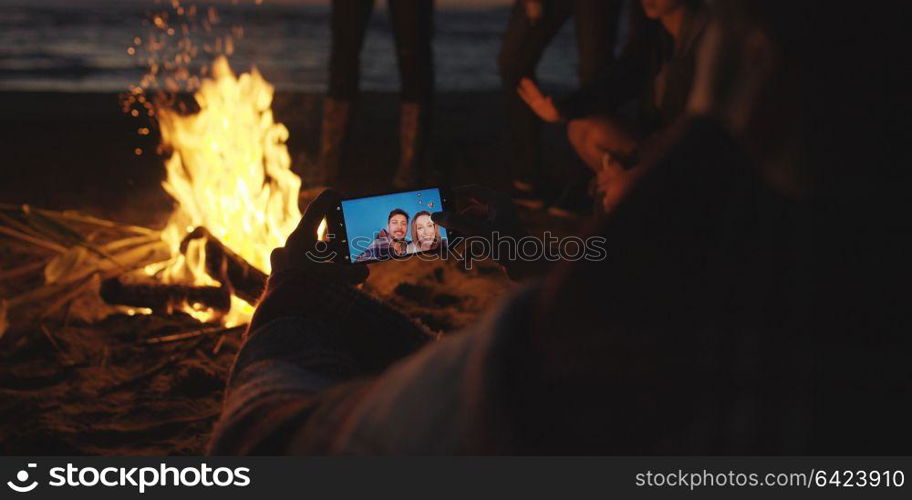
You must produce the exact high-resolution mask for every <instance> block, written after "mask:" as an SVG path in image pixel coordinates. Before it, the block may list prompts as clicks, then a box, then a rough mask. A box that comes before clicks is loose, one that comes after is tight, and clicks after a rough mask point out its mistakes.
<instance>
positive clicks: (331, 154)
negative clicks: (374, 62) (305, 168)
mask: <svg viewBox="0 0 912 500" xmlns="http://www.w3.org/2000/svg"><path fill="white" fill-rule="evenodd" d="M387 6H388V8H389V16H390V21H391V23H392V28H393V35H394V39H395V43H396V57H397V59H398V61H399V77H400V81H401V88H400V94H399V97H400V101H401V104H400V109H399V164H398V167H397V170H396V173H395V175H394V177H393V184H394V185H395V186H396V187H399V188H404V187H408V186H413V185H415V184H417V183H418V182H419V181H420V177H421V175H422V166H421V165H422V158H423V154H424V147H425V145H426V144H427V141H428V133H429V130H430V126H431V117H430V112H431V109H430V106H431V99H432V95H433V89H434V67H433V50H432V47H431V38H432V35H433V23H434V20H433V17H434V16H433V14H434V2H433V0H387ZM373 7H374V0H332V21H331V23H332V49H331V53H330V63H329V91H328V94H327V97H326V99H324V101H323V126H322V131H321V139H320V158H319V161H318V164H317V166H316V169H315V171H314V173H313V174H312V175H311V177H312V178H311V179H309V184H310V185H312V186H326V185H332V184H335V183H337V182H338V181H339V179H340V176H341V175H342V174H343V172H342V170H341V169H342V165H343V164H344V156H345V151H346V150H347V148H348V146H347V141H348V138H349V132H350V124H351V117H352V112H353V108H354V105H355V102H356V100H357V98H358V94H359V81H360V69H359V68H360V64H361V60H360V54H361V48H362V46H363V44H364V34H365V32H366V31H367V25H368V22H369V21H370V16H371V11H372V10H373Z"/></svg>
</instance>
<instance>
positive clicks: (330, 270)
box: [270, 189, 368, 284]
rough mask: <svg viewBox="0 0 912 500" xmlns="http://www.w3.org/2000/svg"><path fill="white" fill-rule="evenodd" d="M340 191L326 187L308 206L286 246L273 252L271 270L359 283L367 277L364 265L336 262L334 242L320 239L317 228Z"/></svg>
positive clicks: (332, 207)
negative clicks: (302, 273) (309, 274)
mask: <svg viewBox="0 0 912 500" xmlns="http://www.w3.org/2000/svg"><path fill="white" fill-rule="evenodd" d="M339 200H340V196H339V193H337V192H335V191H333V190H331V189H327V190H324V191H323V192H322V193H320V194H319V195H318V196H317V197H316V198H315V199H314V200H313V201H311V202H310V205H308V206H307V209H306V210H305V211H304V216H303V217H301V221H300V222H299V223H298V226H297V227H296V228H295V230H294V231H292V233H291V235H289V236H288V239H287V240H286V241H285V246H283V247H279V248H276V249H275V250H273V251H272V255H271V256H270V261H271V264H272V273H273V274H275V273H279V272H284V271H293V270H297V271H305V272H310V273H313V274H314V276H315V277H316V276H319V277H320V278H321V279H323V278H325V279H333V280H338V281H342V282H346V283H351V284H357V283H361V282H363V281H364V280H366V279H367V275H368V271H367V268H366V267H364V266H357V267H356V266H343V265H339V264H338V263H337V262H336V256H337V252H335V250H334V249H333V248H332V245H331V243H328V242H325V241H319V240H318V239H317V230H318V228H319V227H320V224H321V223H322V222H323V220H324V219H327V216H328V215H331V213H332V211H333V210H334V209H335V207H336V206H338V204H339Z"/></svg>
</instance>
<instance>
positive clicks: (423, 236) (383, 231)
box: [339, 187, 447, 263]
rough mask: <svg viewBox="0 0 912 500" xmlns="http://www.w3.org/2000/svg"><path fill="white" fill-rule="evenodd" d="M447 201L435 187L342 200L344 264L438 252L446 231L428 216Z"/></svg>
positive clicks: (443, 245)
mask: <svg viewBox="0 0 912 500" xmlns="http://www.w3.org/2000/svg"><path fill="white" fill-rule="evenodd" d="M446 201H447V200H446V195H445V192H444V191H443V190H442V189H441V188H436V187H433V188H427V189H419V190H416V191H404V192H399V193H390V194H382V195H376V196H368V197H365V198H353V199H345V200H342V203H341V205H340V207H339V211H340V212H341V221H340V222H341V224H339V225H340V226H341V228H342V230H343V232H344V238H343V239H342V250H343V252H344V253H345V255H344V258H345V260H348V261H349V262H351V263H370V262H379V261H383V260H388V259H394V258H403V257H407V256H409V255H415V254H419V253H424V252H436V251H439V250H440V249H441V248H443V247H445V246H446V244H447V230H446V229H445V228H443V227H441V226H439V225H437V224H436V223H434V221H433V220H431V214H432V213H434V212H439V211H441V210H443V209H444V204H445V203H446Z"/></svg>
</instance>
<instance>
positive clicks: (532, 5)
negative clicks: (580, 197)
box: [497, 0, 623, 208]
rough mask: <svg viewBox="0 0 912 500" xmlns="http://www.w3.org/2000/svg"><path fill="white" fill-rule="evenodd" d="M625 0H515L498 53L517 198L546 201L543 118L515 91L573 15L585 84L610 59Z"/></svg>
mask: <svg viewBox="0 0 912 500" xmlns="http://www.w3.org/2000/svg"><path fill="white" fill-rule="evenodd" d="M622 3H623V1H622V0H516V1H515V2H514V5H513V11H512V14H511V16H510V21H509V24H508V25H507V29H506V32H505V33H504V38H503V42H502V45H501V48H500V53H499V55H498V58H497V62H498V66H499V68H500V78H501V81H502V83H503V86H504V91H505V93H506V99H507V112H508V117H509V120H510V144H511V150H510V160H509V161H510V176H511V180H512V182H513V190H514V191H513V192H514V197H515V198H516V200H517V202H519V203H521V204H523V205H525V206H528V207H532V208H541V207H542V206H543V205H544V202H543V199H542V198H543V195H542V192H541V191H542V184H543V180H542V164H541V148H540V138H539V128H540V126H539V121H538V120H537V119H536V117H535V115H534V114H533V113H532V112H531V111H530V110H529V108H528V107H527V106H525V105H524V104H523V102H522V101H521V100H520V99H519V97H518V96H517V95H516V92H515V89H516V86H517V85H518V84H519V82H520V80H521V79H523V78H533V79H534V78H535V71H536V67H537V66H538V63H539V61H540V60H541V57H542V54H543V53H544V51H545V48H546V47H547V46H548V44H549V43H550V42H551V40H552V39H553V38H554V36H555V35H556V34H557V32H558V31H560V29H561V27H562V26H563V25H564V23H565V22H566V21H567V19H568V18H570V17H571V16H573V18H574V22H575V28H576V42H577V50H578V53H579V81H580V84H581V85H586V84H588V83H590V82H592V81H593V80H595V79H596V77H597V76H598V75H599V74H600V73H601V72H602V71H603V70H604V68H605V67H606V66H607V65H609V64H610V63H611V62H612V60H613V57H614V54H613V50H614V44H615V39H616V38H617V32H618V19H619V17H620V14H621V5H622Z"/></svg>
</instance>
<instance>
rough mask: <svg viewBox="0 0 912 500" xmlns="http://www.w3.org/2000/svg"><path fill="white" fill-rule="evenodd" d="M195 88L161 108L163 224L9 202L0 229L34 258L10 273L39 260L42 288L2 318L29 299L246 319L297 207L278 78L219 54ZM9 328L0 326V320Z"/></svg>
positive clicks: (52, 305)
mask: <svg viewBox="0 0 912 500" xmlns="http://www.w3.org/2000/svg"><path fill="white" fill-rule="evenodd" d="M210 75H211V77H209V78H206V79H204V80H203V81H202V83H201V85H200V88H199V90H198V91H197V92H196V94H195V95H194V100H195V103H196V105H197V106H198V108H199V109H198V111H196V112H193V113H181V112H179V111H177V110H175V109H171V108H162V109H157V110H156V112H157V118H158V122H159V124H160V127H161V136H162V147H163V150H164V151H167V152H170V156H169V157H168V158H167V160H166V161H165V169H166V171H167V179H166V180H165V182H164V183H163V188H164V189H165V190H166V191H167V192H168V193H169V194H170V195H171V196H172V197H173V198H174V200H175V202H176V203H175V208H174V211H173V213H172V214H171V216H170V218H169V220H168V223H167V225H166V227H165V228H164V229H162V230H161V231H157V230H152V229H148V228H143V227H136V226H131V225H125V224H119V223H115V222H112V221H107V220H101V219H97V218H94V217H88V216H86V215H82V214H78V213H74V212H55V211H48V210H37V209H33V208H31V207H29V206H21V207H20V206H2V207H0V208H2V209H3V211H2V213H0V222H2V225H0V233H2V234H3V235H5V236H8V237H12V238H13V239H15V240H17V241H18V242H19V243H22V244H24V245H29V246H32V247H34V249H35V250H36V252H37V253H38V254H41V255H42V256H44V257H47V254H51V255H50V256H49V257H47V258H45V259H42V258H38V259H36V260H35V261H34V262H29V263H27V264H24V265H23V266H19V267H17V268H14V269H11V270H7V271H5V272H4V273H3V276H2V277H3V278H5V279H10V278H15V277H16V276H19V275H25V274H28V273H30V272H35V271H36V270H41V269H43V272H44V286H42V287H38V288H36V289H34V290H31V291H29V292H26V293H24V294H22V295H19V296H17V297H13V298H11V299H8V300H4V301H3V302H2V304H0V328H2V329H3V330H5V328H6V326H7V325H8V319H7V318H8V316H9V317H15V316H16V314H15V313H16V312H17V311H19V310H22V309H29V308H41V309H42V312H41V314H40V315H41V316H42V317H48V316H50V315H53V314H55V313H57V312H59V311H61V310H62V309H63V308H65V307H66V308H67V311H68V312H69V311H70V309H71V307H70V306H71V305H72V304H74V303H78V307H76V308H72V311H73V312H74V313H75V314H76V315H77V316H80V317H81V318H80V319H84V320H97V319H99V318H101V317H104V316H106V315H109V314H111V313H115V312H121V313H127V314H152V313H166V314H170V313H172V312H174V311H183V312H186V313H187V314H190V315H191V316H193V317H195V318H196V319H198V320H199V321H200V322H202V323H214V324H218V325H221V326H222V327H224V328H226V329H234V327H236V326H238V325H243V324H245V323H247V322H248V320H249V319H250V316H251V314H252V313H253V306H252V304H253V303H254V302H255V300H256V299H257V297H258V295H259V294H260V292H261V291H262V289H263V287H264V285H265V280H266V276H267V275H268V273H269V271H270V264H269V255H270V252H271V251H272V249H274V248H276V247H278V246H281V245H282V244H284V242H285V239H286V238H287V237H288V235H289V234H290V233H291V231H292V230H293V229H294V228H295V225H296V224H297V222H298V220H299V219H300V217H301V213H300V210H299V208H298V198H299V190H300V187H301V181H300V179H299V178H298V176H297V175H295V174H294V173H293V172H292V171H291V158H290V156H289V154H288V150H287V148H286V144H285V142H286V140H287V139H288V129H287V128H286V127H285V126H284V125H282V124H280V123H276V122H275V121H274V119H273V115H272V110H271V104H272V99H273V92H274V89H273V87H272V86H271V85H270V84H269V83H268V82H267V81H266V80H265V79H264V78H263V77H262V75H260V73H259V72H258V71H257V70H256V69H253V70H252V71H251V72H250V73H244V74H241V75H239V76H237V75H235V74H234V73H233V71H232V70H231V68H230V66H229V64H228V60H227V59H226V58H225V57H224V56H221V57H219V58H217V59H216V60H215V62H214V63H213V65H212V69H211V72H210ZM0 332H2V330H0Z"/></svg>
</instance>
